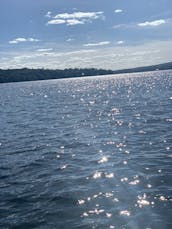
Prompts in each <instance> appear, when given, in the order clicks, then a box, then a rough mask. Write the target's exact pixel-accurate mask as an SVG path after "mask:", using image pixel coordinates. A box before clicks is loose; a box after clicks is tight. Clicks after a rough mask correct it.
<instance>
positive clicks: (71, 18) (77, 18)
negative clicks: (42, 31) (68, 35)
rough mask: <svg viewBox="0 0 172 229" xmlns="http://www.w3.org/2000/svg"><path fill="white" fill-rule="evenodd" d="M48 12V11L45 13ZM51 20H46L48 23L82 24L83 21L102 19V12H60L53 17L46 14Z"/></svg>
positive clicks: (89, 21)
mask: <svg viewBox="0 0 172 229" xmlns="http://www.w3.org/2000/svg"><path fill="white" fill-rule="evenodd" d="M47 14H48V13H47ZM48 16H49V17H51V20H49V21H48V22H47V24H48V25H57V24H66V25H68V26H73V25H79V24H80V25H83V24H85V23H91V22H92V21H93V20H96V19H104V13H103V12H101V11H99V12H74V13H61V14H57V15H55V16H54V17H52V16H51V14H48Z"/></svg>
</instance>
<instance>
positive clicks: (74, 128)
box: [0, 71, 172, 229]
mask: <svg viewBox="0 0 172 229" xmlns="http://www.w3.org/2000/svg"><path fill="white" fill-rule="evenodd" d="M0 120H1V121H0V228H17V229H18V228H24V229H25V228H41V229H42V228H43V229H44V228H48V229H49V228H59V229H61V228H62V229H63V228H64V229H69V228H72V229H73V228H84V229H85V228H86V229H87V228H105V229H106V228H110V229H112V228H117V229H124V228H125V229H128V228H131V229H142V228H143V229H167V228H168V229H171V228H172V72H171V71H164V72H152V73H139V74H125V75H119V76H101V77H93V78H77V79H65V80H51V81H42V82H27V83H11V84H1V85H0Z"/></svg>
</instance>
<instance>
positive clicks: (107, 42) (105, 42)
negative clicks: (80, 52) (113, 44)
mask: <svg viewBox="0 0 172 229" xmlns="http://www.w3.org/2000/svg"><path fill="white" fill-rule="evenodd" d="M108 44H110V41H101V42H98V43H88V44H84V45H83V46H85V47H89V46H103V45H108Z"/></svg>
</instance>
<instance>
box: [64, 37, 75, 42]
mask: <svg viewBox="0 0 172 229" xmlns="http://www.w3.org/2000/svg"><path fill="white" fill-rule="evenodd" d="M74 40H75V39H73V38H68V39H67V40H66V41H67V42H71V41H74Z"/></svg>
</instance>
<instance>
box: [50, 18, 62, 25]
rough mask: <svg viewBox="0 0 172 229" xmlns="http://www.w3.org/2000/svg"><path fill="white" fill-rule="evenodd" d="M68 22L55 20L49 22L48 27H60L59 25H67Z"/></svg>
mask: <svg viewBox="0 0 172 229" xmlns="http://www.w3.org/2000/svg"><path fill="white" fill-rule="evenodd" d="M65 23H66V21H65V20H62V19H53V20H50V21H48V22H47V24H48V25H59V24H65Z"/></svg>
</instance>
